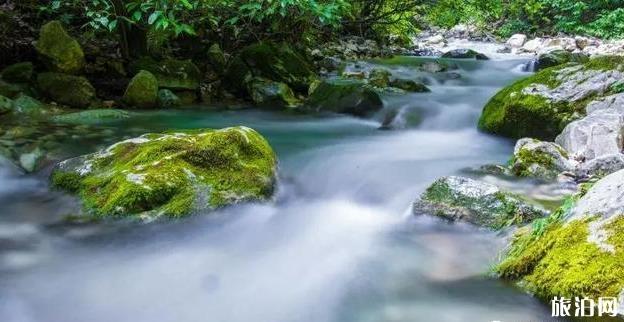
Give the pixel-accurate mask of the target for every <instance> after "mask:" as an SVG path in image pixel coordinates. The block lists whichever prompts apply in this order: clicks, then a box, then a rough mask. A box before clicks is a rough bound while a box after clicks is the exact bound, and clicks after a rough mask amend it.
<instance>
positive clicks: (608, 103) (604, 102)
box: [585, 93, 624, 115]
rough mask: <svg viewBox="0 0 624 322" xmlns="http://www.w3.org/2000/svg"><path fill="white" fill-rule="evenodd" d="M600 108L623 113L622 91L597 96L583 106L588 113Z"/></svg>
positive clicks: (623, 97)
mask: <svg viewBox="0 0 624 322" xmlns="http://www.w3.org/2000/svg"><path fill="white" fill-rule="evenodd" d="M600 110H612V111H614V112H617V113H619V114H622V115H624V93H618V94H614V95H609V96H605V97H599V98H597V99H596V100H594V101H592V102H590V103H589V104H587V107H586V108H585V111H586V112H587V114H588V115H589V114H592V113H594V112H596V111H600Z"/></svg>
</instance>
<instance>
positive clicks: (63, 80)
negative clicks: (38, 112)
mask: <svg viewBox="0 0 624 322" xmlns="http://www.w3.org/2000/svg"><path fill="white" fill-rule="evenodd" d="M37 85H38V87H39V89H40V90H41V92H42V93H43V94H44V95H45V96H47V97H48V98H49V99H51V100H53V101H55V102H57V103H59V104H63V105H67V106H71V107H76V108H85V107H89V105H91V103H92V102H93V100H94V99H95V89H94V88H93V86H92V85H91V83H89V80H87V79H86V78H84V77H82V76H72V75H66V74H60V73H41V74H39V75H38V76H37Z"/></svg>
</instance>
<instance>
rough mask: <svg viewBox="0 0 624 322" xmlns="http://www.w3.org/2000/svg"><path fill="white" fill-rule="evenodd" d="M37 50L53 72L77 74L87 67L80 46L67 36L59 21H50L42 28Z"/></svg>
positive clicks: (36, 46)
mask: <svg viewBox="0 0 624 322" xmlns="http://www.w3.org/2000/svg"><path fill="white" fill-rule="evenodd" d="M35 48H36V49H37V52H38V53H39V56H40V57H41V59H42V61H43V62H44V63H45V64H46V66H47V67H48V69H49V70H51V71H54V72H60V73H66V74H76V73H78V72H80V71H81V70H82V68H83V67H84V65H85V59H84V53H83V52H82V48H81V47H80V44H78V42H77V41H76V40H75V39H74V38H72V37H71V36H70V35H69V34H67V32H66V31H65V29H64V28H63V25H62V24H61V23H60V22H58V21H50V22H48V23H47V24H45V25H43V26H42V27H41V31H40V33H39V39H38V40H37V43H36V45H35Z"/></svg>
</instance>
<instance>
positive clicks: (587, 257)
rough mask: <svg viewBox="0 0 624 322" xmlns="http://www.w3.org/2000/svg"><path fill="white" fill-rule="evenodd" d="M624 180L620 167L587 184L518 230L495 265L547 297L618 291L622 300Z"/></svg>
mask: <svg viewBox="0 0 624 322" xmlns="http://www.w3.org/2000/svg"><path fill="white" fill-rule="evenodd" d="M622 180H624V171H622V170H621V171H619V172H616V173H613V174H611V175H609V176H607V177H605V178H603V179H602V180H600V181H598V182H597V183H595V184H594V185H593V186H592V187H591V188H589V189H587V188H585V187H582V188H583V189H581V191H580V192H579V194H577V195H575V196H572V197H570V198H569V199H568V200H567V201H566V202H565V203H564V204H563V205H562V206H561V208H559V210H557V212H555V213H554V214H553V215H551V216H550V217H548V218H545V219H541V220H538V221H536V222H534V223H533V224H532V225H531V226H529V227H527V228H526V229H524V230H523V231H522V233H519V234H517V235H516V236H515V238H514V239H513V241H512V243H511V245H510V247H509V248H508V250H507V252H506V253H505V254H504V257H503V260H502V261H501V262H500V263H499V264H498V265H497V266H496V268H495V271H496V272H497V273H498V274H499V276H500V277H502V278H504V279H508V280H512V281H516V282H518V285H519V286H521V287H522V288H524V289H525V290H527V291H528V292H530V293H532V294H534V295H535V296H537V297H538V298H541V299H543V300H544V301H548V302H549V301H551V300H552V299H553V297H555V296H557V297H567V298H573V297H580V298H583V297H587V298H593V299H597V298H599V297H615V298H619V302H620V303H621V301H622V298H623V293H622V290H623V289H624V235H623V234H624V216H623V215H624V212H622V209H624V208H623V207H622V206H623V205H622V198H621V195H622V193H623V192H624V191H622V184H621V182H622ZM583 190H585V191H586V192H585V191H583Z"/></svg>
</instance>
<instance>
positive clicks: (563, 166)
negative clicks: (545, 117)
mask: <svg viewBox="0 0 624 322" xmlns="http://www.w3.org/2000/svg"><path fill="white" fill-rule="evenodd" d="M509 164H510V168H511V171H512V172H513V173H514V174H515V175H517V176H520V177H537V178H542V179H547V180H554V179H555V178H557V175H558V174H559V173H561V172H564V171H572V170H573V169H574V167H575V163H574V162H572V161H570V160H569V159H568V153H567V152H566V151H565V150H564V149H563V148H562V147H561V146H559V145H557V144H555V143H552V142H544V141H540V140H536V139H530V138H524V139H520V140H518V142H517V143H516V146H515V148H514V155H513V157H512V158H511V160H510V161H509Z"/></svg>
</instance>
